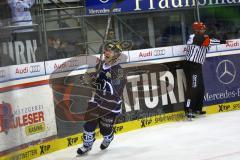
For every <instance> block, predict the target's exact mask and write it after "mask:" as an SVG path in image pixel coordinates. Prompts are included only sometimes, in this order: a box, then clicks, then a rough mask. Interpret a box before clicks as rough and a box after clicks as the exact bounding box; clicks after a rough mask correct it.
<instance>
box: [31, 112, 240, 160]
mask: <svg viewBox="0 0 240 160" xmlns="http://www.w3.org/2000/svg"><path fill="white" fill-rule="evenodd" d="M101 141H102V139H100V140H97V141H96V142H95V143H94V146H93V149H92V150H91V151H90V152H89V153H88V154H87V155H85V156H81V157H76V150H77V147H79V146H74V147H70V148H67V149H64V150H61V151H57V152H54V153H51V154H48V155H46V156H43V157H40V158H38V159H36V160H240V111H233V112H227V113H219V114H214V115H208V116H206V117H201V118H198V119H195V120H194V121H182V122H175V123H169V124H164V125H158V126H154V127H148V128H144V129H140V130H135V131H131V132H127V133H123V134H120V135H116V136H115V139H114V141H113V142H112V144H111V145H110V146H109V148H108V149H107V150H106V151H101V150H100V148H99V146H100V143H101Z"/></svg>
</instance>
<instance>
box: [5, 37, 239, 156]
mask: <svg viewBox="0 0 240 160" xmlns="http://www.w3.org/2000/svg"><path fill="white" fill-rule="evenodd" d="M238 43H239V42H238V40H236V41H234V42H232V44H228V45H225V46H223V45H221V46H218V48H217V47H216V46H215V47H213V48H212V52H211V53H209V54H208V57H209V58H208V59H207V63H206V64H205V66H204V76H205V84H206V94H205V106H206V107H205V109H206V110H207V112H208V114H212V113H217V112H225V111H230V110H237V109H239V108H240V102H239V101H238V100H239V99H240V98H239V97H240V87H239V85H238V81H239V80H240V78H239V74H238V72H239V68H240V67H239V64H238V63H239V60H240V56H239V50H238V49H239V45H237V44H238ZM231 47H232V48H231ZM234 47H235V48H234ZM182 50H184V46H173V47H163V48H153V49H145V50H136V51H131V52H125V53H124V54H123V55H122V59H121V63H122V66H123V67H125V68H127V70H128V71H129V75H128V83H127V86H126V88H125V89H124V101H125V103H124V105H123V115H122V116H121V117H120V118H119V121H118V124H117V125H116V128H115V131H116V133H123V132H127V131H131V130H134V129H139V128H143V127H148V126H152V125H156V124H162V123H167V122H174V121H179V120H183V119H184V116H183V111H182V109H183V101H184V96H185V95H184V88H185V83H186V82H185V75H184V72H183V65H184V62H183V61H182V60H183V53H184V52H182ZM124 55H126V56H124ZM84 58H85V59H84ZM84 58H79V57H77V58H69V59H64V60H55V61H48V62H40V63H34V64H26V65H20V66H11V67H8V68H3V69H2V68H1V70H4V69H5V70H7V71H8V73H10V74H8V75H7V76H1V78H2V79H1V81H2V83H0V86H1V87H0V92H1V102H2V101H4V102H5V103H10V104H11V106H12V109H13V111H12V112H13V113H14V117H17V116H19V117H21V116H22V123H21V124H25V125H22V126H21V125H19V127H18V128H10V129H9V131H8V133H7V134H6V133H4V132H1V133H0V136H1V139H2V138H3V139H9V138H11V136H15V138H16V137H17V139H21V141H20V142H14V143H12V144H11V145H8V144H7V143H5V144H2V148H1V151H5V152H2V155H4V156H1V158H0V159H32V158H34V157H38V156H41V155H43V154H46V153H50V152H53V151H56V150H59V149H63V148H66V147H69V146H72V145H76V144H79V143H81V142H82V140H81V133H79V132H80V131H81V127H82V124H83V120H82V119H81V114H79V113H80V112H81V110H84V106H86V102H87V100H88V99H89V98H90V96H91V92H90V91H88V90H87V89H86V88H81V87H79V86H78V85H77V83H76V81H77V80H78V78H79V74H82V73H84V72H86V70H89V69H87V68H91V67H93V66H94V64H95V63H96V60H97V56H91V57H84ZM86 62H88V64H90V65H86ZM38 64H39V66H40V67H36V66H38ZM81 64H83V65H81ZM22 66H23V68H21V67H22ZM33 66H35V68H34V67H33ZM37 68H38V69H37ZM226 69H227V70H226ZM37 70H39V72H36V71H37ZM90 70H91V69H90ZM1 73H2V72H1ZM5 73H7V72H5ZM16 74H21V76H17V75H16ZM2 75H3V74H2ZM30 77H32V78H30ZM62 77H68V78H62ZM4 81H5V82H4ZM7 81H8V82H7ZM29 90H31V91H29ZM81 91H82V92H83V93H84V96H82V94H83V93H82V92H81ZM29 92H30V93H31V94H30V93H29ZM10 95H18V96H16V97H18V99H19V100H18V99H17V100H16V101H14V102H12V101H11V99H12V98H14V99H15V98H16V97H14V96H13V97H11V96H10ZM29 99H30V100H29ZM69 100H70V101H69ZM72 102H74V103H72ZM41 103H42V104H41ZM54 103H55V106H54V105H53V104H54ZM22 106H23V107H22ZM25 106H27V107H25ZM31 106H32V107H31ZM36 106H38V107H36ZM39 106H41V107H39ZM69 106H71V107H69ZM19 108H20V109H19ZM22 108H28V109H25V110H29V108H34V109H35V110H34V111H33V109H32V110H30V111H28V112H29V114H32V116H25V117H28V120H27V121H26V120H25V123H24V122H23V119H24V118H23V116H24V115H23V113H22V112H21V111H22V110H23V109H22ZM36 108H37V109H38V110H37V111H39V112H41V113H43V114H40V116H39V115H38V116H39V117H40V118H39V117H37V114H35V118H36V119H35V120H33V118H32V117H34V116H33V114H34V113H35V111H36ZM39 108H40V109H39ZM62 113H64V114H62ZM41 115H44V116H41ZM25 119H27V118H25ZM43 120H44V121H43ZM55 120H56V121H55ZM20 121H21V118H20ZM33 122H36V123H33ZM19 124H20V123H19ZM29 126H30V127H29ZM33 126H34V127H33ZM26 128H27V129H26ZM29 128H30V129H29ZM29 130H30V133H32V134H29ZM13 131H15V132H13ZM31 131H32V132H31ZM13 133H15V134H16V135H12V134H13ZM19 135H20V136H19ZM97 135H98V136H99V133H98V134H97ZM54 136H58V137H63V138H58V139H55V138H54ZM49 137H50V138H51V139H53V140H50V141H48V140H49ZM44 139H46V141H47V142H45V143H41V141H44ZM37 140H41V141H40V142H39V141H37ZM31 141H37V142H38V144H37V145H32V146H29V147H27V148H26V145H25V146H24V145H23V144H29V142H31ZM19 146H20V147H19ZM8 147H10V148H8ZM17 147H19V148H20V149H19V148H17ZM21 148H22V149H21ZM24 148H25V149H24ZM9 149H10V150H9ZM6 150H7V151H6ZM13 150H19V151H17V152H15V153H14V155H13V154H8V151H10V152H11V151H13Z"/></svg>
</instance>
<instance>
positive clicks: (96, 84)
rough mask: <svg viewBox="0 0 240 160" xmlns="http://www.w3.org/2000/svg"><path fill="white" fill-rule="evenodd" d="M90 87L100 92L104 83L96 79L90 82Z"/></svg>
mask: <svg viewBox="0 0 240 160" xmlns="http://www.w3.org/2000/svg"><path fill="white" fill-rule="evenodd" d="M92 87H93V88H95V89H96V90H102V89H103V87H104V81H103V80H100V79H99V78H97V79H96V80H95V81H93V82H92Z"/></svg>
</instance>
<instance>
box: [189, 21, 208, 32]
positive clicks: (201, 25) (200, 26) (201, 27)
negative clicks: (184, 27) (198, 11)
mask: <svg viewBox="0 0 240 160" xmlns="http://www.w3.org/2000/svg"><path fill="white" fill-rule="evenodd" d="M192 30H193V31H199V30H206V25H205V24H204V23H203V22H194V23H193V24H192Z"/></svg>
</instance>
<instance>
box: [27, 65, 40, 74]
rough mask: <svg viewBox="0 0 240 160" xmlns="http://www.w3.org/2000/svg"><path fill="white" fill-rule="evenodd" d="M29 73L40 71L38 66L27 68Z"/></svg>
mask: <svg viewBox="0 0 240 160" xmlns="http://www.w3.org/2000/svg"><path fill="white" fill-rule="evenodd" d="M29 71H30V73H36V72H40V71H41V67H40V65H33V66H30V67H29Z"/></svg>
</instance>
